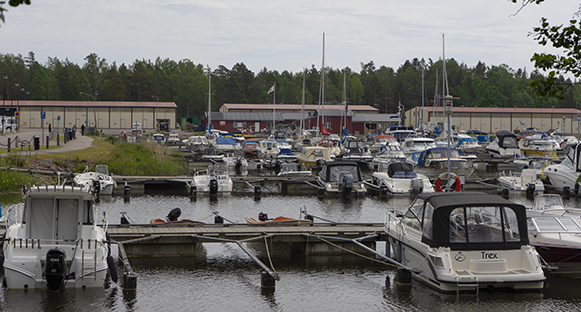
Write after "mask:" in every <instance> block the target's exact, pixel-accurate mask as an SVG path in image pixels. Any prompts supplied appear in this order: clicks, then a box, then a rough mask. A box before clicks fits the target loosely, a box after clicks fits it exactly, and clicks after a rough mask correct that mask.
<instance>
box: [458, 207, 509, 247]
mask: <svg viewBox="0 0 581 312" xmlns="http://www.w3.org/2000/svg"><path fill="white" fill-rule="evenodd" d="M519 241H520V233H519V228H518V220H517V216H516V214H515V212H514V211H513V210H512V209H505V208H503V207H466V208H462V207H461V208H455V209H454V210H452V212H451V213H450V242H451V243H502V242H519Z"/></svg>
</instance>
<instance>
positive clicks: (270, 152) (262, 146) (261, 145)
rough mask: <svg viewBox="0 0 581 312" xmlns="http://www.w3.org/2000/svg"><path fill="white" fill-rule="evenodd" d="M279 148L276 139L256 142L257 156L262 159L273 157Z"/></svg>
mask: <svg viewBox="0 0 581 312" xmlns="http://www.w3.org/2000/svg"><path fill="white" fill-rule="evenodd" d="M279 152H280V149H279V148H278V141H276V140H269V139H265V140H261V141H260V142H258V156H259V157H260V158H262V159H275V158H276V156H277V155H278V153H279Z"/></svg>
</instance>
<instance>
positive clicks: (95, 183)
mask: <svg viewBox="0 0 581 312" xmlns="http://www.w3.org/2000/svg"><path fill="white" fill-rule="evenodd" d="M100 191H101V182H99V181H98V180H93V193H94V194H95V196H97V197H99V192H100Z"/></svg>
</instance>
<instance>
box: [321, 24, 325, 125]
mask: <svg viewBox="0 0 581 312" xmlns="http://www.w3.org/2000/svg"><path fill="white" fill-rule="evenodd" d="M321 87H322V91H321V100H322V101H321V102H322V107H323V109H322V110H321V112H322V114H323V117H322V124H323V125H324V124H325V33H323V65H322V67H321Z"/></svg>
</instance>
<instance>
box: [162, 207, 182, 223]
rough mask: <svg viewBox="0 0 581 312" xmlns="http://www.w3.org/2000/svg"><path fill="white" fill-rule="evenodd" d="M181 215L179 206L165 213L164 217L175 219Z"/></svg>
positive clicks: (170, 219)
mask: <svg viewBox="0 0 581 312" xmlns="http://www.w3.org/2000/svg"><path fill="white" fill-rule="evenodd" d="M181 215H182V210H181V209H180V208H174V209H172V210H171V211H170V212H169V213H168V214H167V216H166V217H165V218H166V219H167V221H177V220H178V218H179V217H180V216H181Z"/></svg>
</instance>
